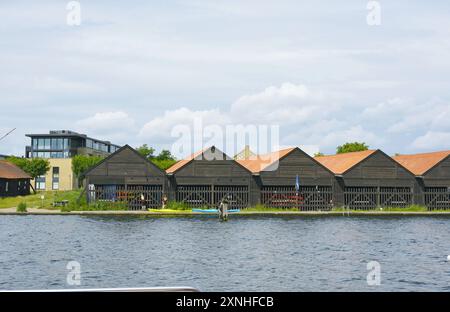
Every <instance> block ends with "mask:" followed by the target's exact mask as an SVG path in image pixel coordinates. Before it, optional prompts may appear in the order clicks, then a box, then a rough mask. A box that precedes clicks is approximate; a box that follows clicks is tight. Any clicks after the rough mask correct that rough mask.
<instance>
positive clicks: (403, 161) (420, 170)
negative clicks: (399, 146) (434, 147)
mask: <svg viewBox="0 0 450 312" xmlns="http://www.w3.org/2000/svg"><path fill="white" fill-rule="evenodd" d="M449 155H450V151H441V152H432V153H421V154H412V155H397V156H394V157H393V158H394V160H395V161H397V162H398V163H399V164H400V165H402V166H403V167H405V168H406V169H408V170H409V171H411V172H412V173H414V174H415V175H423V174H425V173H426V172H427V171H428V170H430V169H431V168H433V167H434V166H435V165H437V164H438V163H439V162H441V161H442V160H444V158H446V157H447V156H449Z"/></svg>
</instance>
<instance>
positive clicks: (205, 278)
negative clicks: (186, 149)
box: [0, 216, 450, 291]
mask: <svg viewBox="0 0 450 312" xmlns="http://www.w3.org/2000/svg"><path fill="white" fill-rule="evenodd" d="M449 237H450V218H448V217H445V216H442V217H237V216H232V217H231V220H230V221H229V222H219V221H218V220H217V218H216V217H215V216H199V217H191V218H179V217H170V218H163V217H161V218H150V217H79V216H1V217H0V263H1V266H0V289H47V288H51V289H53V288H56V289H58V288H70V287H74V286H69V285H67V283H66V277H67V273H68V270H67V269H66V265H67V263H68V262H69V261H72V260H74V261H78V262H79V263H80V264H81V286H79V287H82V288H92V287H105V288H109V287H157V286H192V287H197V288H199V289H201V290H203V291H346V290H354V291H359V290H361V291H393V290H397V291H426V290H434V291H448V290H450V262H449V261H447V255H449V254H450V240H449ZM369 261H378V262H379V263H380V264H381V286H368V285H367V282H366V276H367V274H368V270H367V268H366V265H367V263H368V262H369Z"/></svg>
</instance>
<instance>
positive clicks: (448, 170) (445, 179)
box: [423, 156, 450, 187]
mask: <svg viewBox="0 0 450 312" xmlns="http://www.w3.org/2000/svg"><path fill="white" fill-rule="evenodd" d="M423 182H424V186H425V187H450V156H448V157H446V158H445V159H444V160H443V161H441V162H440V163H439V164H438V165H437V166H435V167H434V168H432V169H431V170H430V171H428V172H427V173H426V174H425V175H424V177H423Z"/></svg>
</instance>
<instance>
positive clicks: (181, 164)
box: [166, 149, 205, 173]
mask: <svg viewBox="0 0 450 312" xmlns="http://www.w3.org/2000/svg"><path fill="white" fill-rule="evenodd" d="M204 151H205V149H202V150H200V151H198V152H195V153H193V154H192V155H191V156H189V157H187V158H185V159H182V160H179V161H177V162H176V163H175V164H173V165H172V166H171V167H169V168H168V169H166V172H167V173H174V172H175V171H177V170H178V169H181V168H183V167H184V166H186V165H187V164H188V163H190V162H191V160H193V159H194V158H196V157H198V156H200V155H201V154H202V153H203V152H204Z"/></svg>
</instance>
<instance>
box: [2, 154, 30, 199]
mask: <svg viewBox="0 0 450 312" xmlns="http://www.w3.org/2000/svg"><path fill="white" fill-rule="evenodd" d="M30 181H31V177H30V176H29V175H28V174H27V173H25V172H24V171H23V170H22V169H20V168H19V167H17V166H16V165H14V164H12V163H10V162H8V161H6V160H0V198H1V197H14V196H25V195H29V194H30Z"/></svg>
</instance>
